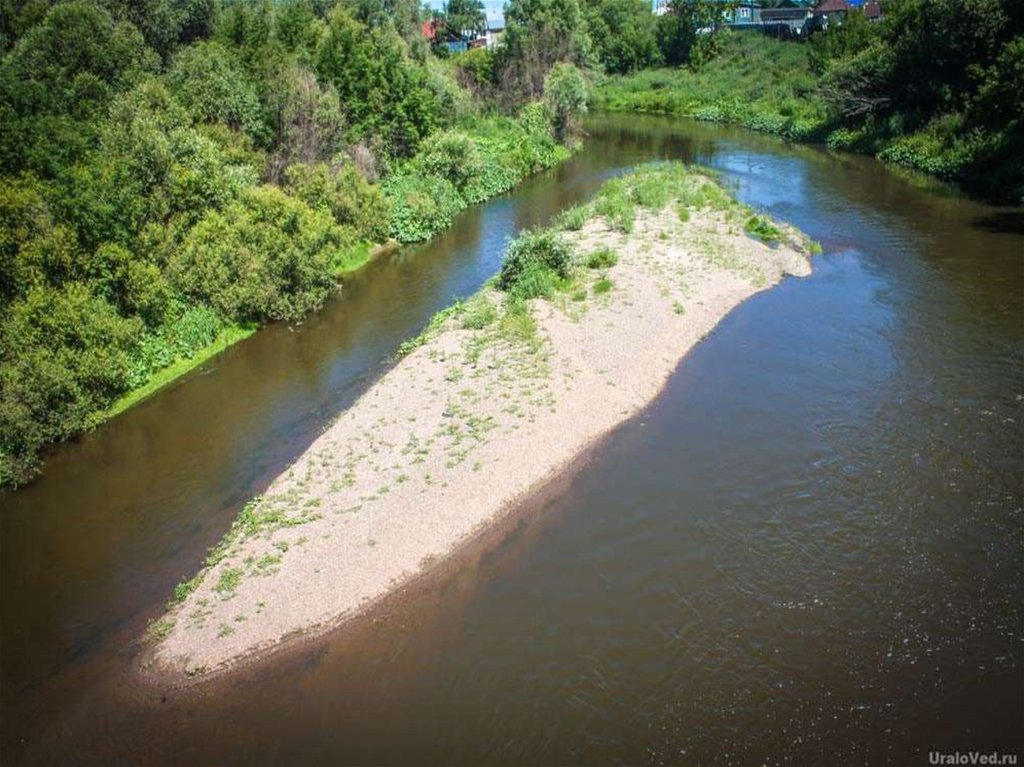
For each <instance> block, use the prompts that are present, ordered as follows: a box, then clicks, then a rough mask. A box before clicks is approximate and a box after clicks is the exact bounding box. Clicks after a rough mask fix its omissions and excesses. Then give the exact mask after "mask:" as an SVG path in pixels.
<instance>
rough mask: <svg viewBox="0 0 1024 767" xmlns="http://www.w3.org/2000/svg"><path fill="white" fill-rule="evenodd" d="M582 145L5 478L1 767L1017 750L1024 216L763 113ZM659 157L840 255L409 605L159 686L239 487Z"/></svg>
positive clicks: (723, 334) (821, 264)
mask: <svg viewBox="0 0 1024 767" xmlns="http://www.w3.org/2000/svg"><path fill="white" fill-rule="evenodd" d="M590 130H591V134H592V135H591V137H590V140H589V142H588V145H587V148H586V150H585V151H584V152H583V153H582V154H581V155H580V156H579V157H577V158H576V159H574V160H573V161H572V162H570V163H568V164H567V165H566V166H564V167H562V168H559V169H558V170H557V171H554V172H550V173H547V174H545V175H543V176H541V177H538V178H536V179H533V180H531V181H529V182H527V184H525V185H524V186H523V187H522V188H521V189H520V190H518V191H517V192H516V193H515V194H513V195H509V196H506V197H503V198H501V199H498V200H495V201H493V202H491V203H489V204H487V205H484V206H481V207H479V208H477V209H475V210H472V211H469V212H467V213H466V214H464V215H463V216H461V217H460V218H459V220H458V221H457V223H456V226H455V227H454V228H453V229H452V230H451V231H450V232H448V233H447V234H445V235H444V236H442V237H441V238H439V239H438V240H436V241H435V242H433V243H430V244H429V245H425V246H421V247H418V248H410V249H406V250H404V251H401V252H399V253H397V254H394V255H392V256H390V257H387V258H385V259H382V260H381V261H379V262H378V263H375V264H374V265H372V266H371V267H370V268H369V269H368V270H367V271H366V272H364V273H363V274H361V275H360V276H358V277H357V278H355V279H353V280H352V281H351V282H350V283H349V284H347V285H346V287H345V290H344V292H343V294H342V296H341V297H340V298H339V299H338V300H337V301H334V302H333V303H332V304H331V305H330V306H329V307H328V308H327V309H325V310H324V311H323V312H320V313H318V314H317V315H316V316H314V317H311V318H309V319H308V320H307V321H306V322H305V323H304V324H303V325H301V326H298V327H286V326H278V327H273V328H269V329H267V330H265V331H263V332H261V333H259V334H257V335H256V336H255V337H253V338H252V339H250V340H248V341H246V342H244V343H242V344H240V345H239V346H237V347H235V348H233V349H231V350H229V351H228V352H227V353H226V354H224V355H223V356H222V357H220V358H218V359H217V360H215V361H214V363H213V364H212V365H210V366H208V368H207V369H206V370H204V371H202V372H200V373H199V374H197V375H194V376H191V377H189V378H188V379H187V380H185V381H183V382H181V383H180V384H179V385H177V386H175V387H173V388H172V389H170V390H169V391H165V392H163V393H161V394H159V395H158V396H156V397H154V398H153V399H152V400H150V401H148V402H147V403H145V404H143V405H142V406H140V407H139V408H137V409H135V410H133V411H131V412H129V413H128V414H126V415H125V416H123V417H121V418H119V419H116V420H115V421H114V422H113V423H111V424H109V425H107V426H105V427H103V428H101V429H99V430H98V431H97V432H95V433H94V434H91V435H88V436H87V437H86V438H84V439H82V440H80V441H79V442H77V443H75V444H73V445H69V446H67V447H66V448H62V449H61V450H59V451H57V452H56V453H55V455H54V457H53V458H52V459H51V461H50V462H49V464H48V467H47V473H46V475H45V476H44V477H43V479H42V480H41V481H39V482H37V483H35V484H34V485H32V486H30V487H29V488H27V489H26V490H24V491H22V492H20V493H17V494H13V495H7V496H5V497H2V498H0V524H2V537H0V552H2V563H0V567H2V571H0V575H2V581H0V589H2V597H3V598H2V603H0V616H2V633H0V638H2V645H0V650H2V674H3V676H2V680H0V681H2V685H0V695H2V716H3V719H2V723H3V726H2V736H0V737H2V738H3V740H2V744H3V755H4V762H5V763H7V762H20V761H25V760H28V761H35V762H54V761H61V762H67V761H83V762H111V761H114V762H124V761H131V762H149V763H158V762H166V763H223V762H245V763H294V764H311V763H339V762H350V763H365V762H374V763H385V762H397V763H409V762H451V763H465V762H496V763H518V762H523V763H551V762H568V761H573V762H587V763H591V762H655V763H679V762H687V763H690V762H693V763H701V764H752V763H757V764H762V763H764V764H787V763H794V764H805V763H808V762H821V763H852V762H869V763H880V762H890V763H895V764H905V763H916V764H924V763H926V762H927V752H928V751H929V750H932V749H941V750H953V749H960V750H982V751H986V752H991V751H993V750H1001V751H1010V752H1014V751H1016V752H1020V750H1021V748H1022V743H1021V731H1020V728H1019V724H1020V721H1021V719H1022V714H1024V689H1022V682H1021V668H1022V644H1021V632H1022V629H1024V626H1022V610H1021V605H1022V604H1024V598H1022V597H1024V595H1022V593H1021V592H1022V589H1024V552H1022V541H1021V530H1022V511H1021V505H1022V489H1021V484H1022V477H1024V466H1022V439H1021V437H1022V433H1021V426H1020V424H1021V416H1022V414H1021V401H1022V397H1024V380H1022V378H1024V374H1022V371H1024V366H1022V365H1021V362H1022V360H1021V352H1022V343H1021V342H1022V337H1024V308H1022V307H1024V268H1022V260H1024V238H1022V236H1021V230H1020V212H1019V211H1012V210H997V209H992V208H987V207H984V206H981V205H978V204H975V203H972V202H970V201H967V200H964V199H961V198H958V197H956V196H955V195H950V194H948V193H942V194H936V193H935V192H934V191H929V190H928V189H926V188H920V187H915V186H912V185H910V184H908V183H907V182H906V180H904V179H901V178H898V177H896V176H894V175H892V174H890V173H888V172H887V171H885V170H884V169H883V168H882V167H880V166H879V165H878V164H877V163H875V162H873V161H870V160H867V159H864V158H857V157H850V156H832V155H829V154H827V153H825V152H822V151H820V150H818V149H814V148H809V147H799V146H790V145H787V144H785V143H783V142H781V141H778V140H776V139H772V138H766V137H759V136H755V135H753V134H749V133H746V132H742V131H738V130H731V129H723V128H720V127H708V126H701V125H693V124H690V123H675V124H673V123H672V122H671V121H668V120H661V119H655V118H651V119H640V118H637V117H635V116H631V117H628V118H607V119H598V120H595V121H594V122H593V123H592V125H591V127H590ZM657 157H681V158H684V159H687V160H692V161H697V162H701V163H703V164H706V165H710V166H713V167H716V168H718V169H720V170H721V171H722V172H723V173H724V174H725V177H726V178H727V179H728V180H729V181H730V182H731V183H733V184H734V185H735V186H736V188H737V190H738V193H739V195H740V197H741V198H742V199H744V200H745V201H747V202H749V203H751V204H753V205H756V206H758V207H760V208H763V209H765V210H767V211H769V212H771V213H772V214H774V215H776V216H778V217H780V218H783V219H786V220H788V221H791V222H793V223H794V224H796V225H798V226H800V227H802V228H803V229H805V230H806V231H808V232H809V233H810V234H811V235H812V236H814V237H815V238H817V239H819V240H820V241H821V242H822V243H823V245H824V248H825V254H824V255H823V256H821V257H820V258H818V259H817V261H816V264H815V267H816V271H815V274H814V275H813V276H812V277H810V278H808V279H805V280H793V281H787V282H786V283H784V284H783V285H781V286H780V287H778V288H776V289H774V290H772V291H770V292H768V293H765V294H761V295H759V296H757V297H755V298H754V299H752V300H750V301H749V302H747V303H746V304H744V305H743V306H742V307H740V308H739V309H738V310H737V311H736V312H734V313H733V314H732V315H730V317H728V318H727V319H726V320H725V321H724V322H723V323H722V325H721V326H720V327H719V328H718V330H716V332H715V333H713V334H712V336H710V337H709V338H708V339H707V341H706V342H705V343H704V344H702V345H701V346H700V347H698V348H697V349H696V350H695V351H694V353H693V354H691V356H690V357H689V358H688V359H687V361H686V363H685V364H684V365H683V366H682V367H681V368H680V370H679V371H678V372H677V373H676V374H675V376H674V377H673V378H672V380H671V382H670V384H669V386H668V388H667V389H666V391H665V392H664V394H663V395H662V396H661V397H660V398H659V399H658V401H657V402H656V403H655V405H654V406H653V407H652V408H650V410H649V411H648V412H647V413H645V414H644V416H643V417H641V418H639V419H637V420H635V421H633V422H631V423H630V424H628V425H626V426H625V427H624V428H622V429H621V430H619V432H617V433H616V434H615V435H614V436H613V437H612V438H611V439H610V440H609V441H608V442H607V443H606V444H605V445H603V446H602V447H601V449H600V450H599V451H598V452H597V453H596V455H595V456H594V457H593V460H592V461H591V462H590V463H589V464H587V465H586V466H585V467H584V468H583V469H582V470H581V471H580V472H579V473H578V474H577V475H576V476H574V477H572V478H571V479H570V480H568V481H566V483H565V486H564V487H561V488H558V490H557V492H553V493H552V494H551V498H550V499H549V500H547V501H545V502H544V503H543V504H542V505H541V507H539V508H536V509H531V510H530V513H528V514H526V515H524V516H523V517H522V519H521V520H520V521H519V522H518V523H517V524H516V525H515V526H514V528H513V530H512V532H510V533H509V535H507V536H506V537H505V538H503V539H502V540H501V542H500V543H497V544H492V545H490V546H488V547H486V548H484V549H482V550H480V551H477V552H474V553H473V554H472V558H471V559H470V560H468V561H467V562H465V563H463V565H464V566H462V567H461V568H459V569H457V570H455V571H454V573H453V574H451V575H448V576H445V577H442V578H439V579H437V581H436V582H434V583H432V584H429V585H426V586H424V587H421V588H419V589H416V590H414V591H413V592H412V594H411V595H410V598H409V599H407V600H405V601H404V602H402V603H398V604H396V605H394V606H392V607H390V608H389V609H388V611H387V612H386V613H384V614H382V615H381V616H380V617H379V620H377V621H374V622H369V623H366V624H361V625H359V626H356V627H354V628H352V629H350V630H347V631H343V632H341V633H339V634H337V635H335V636H332V637H328V638H326V639H325V640H322V641H320V642H317V643H315V644H314V645H313V646H312V647H311V648H310V649H308V650H304V651H302V652H296V653H292V654H289V655H288V656H285V657H281V658H279V659H277V660H276V661H275V662H273V663H270V664H265V665H264V666H261V667H256V668H254V669H251V670H247V671H245V672H243V673H241V674H239V675H237V676H234V677H231V678H228V679H225V680H221V681H217V682H214V683H212V684H209V685H206V686H203V687H200V688H198V689H195V690H187V691H160V690H154V689H152V688H150V687H147V686H145V685H139V684H138V683H137V682H136V679H135V677H134V676H133V672H132V662H133V657H134V652H135V646H134V644H133V643H134V640H135V638H136V637H137V635H138V634H139V632H140V631H141V629H142V627H143V626H144V624H145V621H146V620H147V619H149V618H152V617H154V616H155V615H157V614H158V613H159V609H160V604H161V601H162V600H163V599H165V598H166V595H167V594H168V593H169V592H170V590H171V588H172V587H173V584H174V583H175V582H176V581H177V580H178V579H179V578H181V577H182V576H185V575H189V574H191V572H193V571H194V569H195V568H196V567H197V565H198V563H199V562H200V561H201V559H202V557H203V553H204V550H205V548H206V547H208V546H210V545H212V544H213V543H214V542H215V541H216V540H217V539H218V538H219V537H220V535H221V534H222V533H223V532H224V530H225V529H226V528H227V526H228V525H229V524H230V520H231V519H232V517H233V516H234V514H235V513H237V510H238V508H239V507H240V505H241V504H242V503H244V501H245V499H247V498H248V497H250V496H251V495H252V494H254V493H256V492H259V490H260V489H261V488H262V487H263V486H264V485H265V484H266V483H267V482H268V481H269V479H271V478H272V477H273V475H274V474H275V473H276V472H277V471H279V470H280V469H281V468H282V467H284V466H285V465H286V464H287V463H288V461H289V460H291V459H292V458H293V457H294V456H295V455H296V454H297V453H298V452H299V451H300V450H301V449H302V448H303V447H304V446H305V445H306V444H308V443H309V442H310V441H311V440H312V439H313V438H314V437H315V436H316V434H317V433H318V430H319V429H320V428H322V427H323V426H324V425H325V424H326V423H327V421H328V420H329V419H330V417H331V415H332V414H333V413H334V412H336V411H337V410H338V409H339V408H340V407H343V406H344V405H346V404H347V403H349V402H351V401H352V400H353V399H354V398H355V397H356V396H358V394H359V393H360V392H361V391H363V390H364V389H365V387H366V386H367V385H368V383H369V382H370V381H372V380H373V378H374V377H375V376H376V375H379V374H380V372H381V371H382V370H383V369H384V368H385V366H386V360H387V357H388V356H389V355H390V354H391V353H392V352H393V351H394V349H395V348H397V346H398V344H399V343H400V342H401V340H402V339H404V338H406V337H408V336H410V335H413V334H414V333H415V332H416V331H417V330H418V328H419V327H421V326H422V324H423V323H424V322H425V321H426V319H427V318H428V317H429V316H430V315H431V314H432V313H433V312H434V311H436V310H437V309H439V308H441V307H442V306H444V305H445V304H447V303H448V302H449V301H450V300H451V299H452V298H453V297H455V296H464V295H468V294H469V293H472V292H473V291H474V290H476V288H477V287H478V286H479V285H480V284H481V283H482V282H483V280H485V279H486V278H487V277H489V276H490V275H491V274H493V273H494V272H495V271H496V270H497V266H498V263H499V259H500V254H501V249H502V244H503V242H504V241H505V240H506V238H507V237H508V236H510V235H511V234H512V233H513V232H515V231H517V230H518V229H521V228H523V227H527V226H531V225H534V224H537V223H539V222H543V221H544V220H546V219H547V218H548V217H549V216H550V215H552V214H553V213H554V212H556V211H557V210H559V209H560V208H562V207H564V206H566V205H568V204H570V203H572V202H574V201H576V200H578V199H581V198H583V197H585V196H586V195H588V194H589V193H591V192H592V191H593V189H594V188H595V187H596V185H597V184H598V183H599V182H600V180H601V179H602V178H603V177H605V176H607V175H608V174H610V173H613V172H617V171H618V170H620V169H622V168H624V167H626V166H629V165H632V164H635V163H637V162H642V161H646V160H649V159H652V158H657ZM1021 756H1022V758H1024V754H1022V755H1021Z"/></svg>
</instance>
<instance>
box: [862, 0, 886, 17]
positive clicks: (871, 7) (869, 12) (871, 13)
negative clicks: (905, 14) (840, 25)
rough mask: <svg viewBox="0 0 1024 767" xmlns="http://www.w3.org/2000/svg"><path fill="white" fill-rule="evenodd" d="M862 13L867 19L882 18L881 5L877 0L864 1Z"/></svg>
mask: <svg viewBox="0 0 1024 767" xmlns="http://www.w3.org/2000/svg"><path fill="white" fill-rule="evenodd" d="M864 15H865V16H867V17H868V18H869V19H880V18H882V6H881V5H879V4H878V0H868V2H866V3H864Z"/></svg>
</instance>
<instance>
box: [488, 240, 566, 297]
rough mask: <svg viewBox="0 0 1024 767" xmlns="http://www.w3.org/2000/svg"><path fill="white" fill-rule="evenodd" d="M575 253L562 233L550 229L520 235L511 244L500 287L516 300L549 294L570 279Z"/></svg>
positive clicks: (500, 275)
mask: <svg viewBox="0 0 1024 767" xmlns="http://www.w3.org/2000/svg"><path fill="white" fill-rule="evenodd" d="M571 268H572V253H571V251H570V249H569V246H568V245H567V244H566V243H565V241H564V240H563V239H562V238H561V236H560V235H559V234H558V233H556V232H554V231H552V230H550V229H548V230H539V231H532V232H526V233H524V234H521V235H520V236H519V237H517V238H516V239H515V240H513V241H512V243H511V244H510V245H509V247H508V250H507V251H506V252H505V260H504V262H503V263H502V266H501V272H500V273H499V275H498V287H499V288H500V289H501V290H504V291H506V292H507V293H509V294H510V295H512V296H513V297H515V298H517V299H528V298H537V297H539V296H547V295H550V294H551V292H552V291H553V290H554V289H555V287H556V286H557V285H558V283H559V281H560V280H566V279H568V278H569V272H570V270H571Z"/></svg>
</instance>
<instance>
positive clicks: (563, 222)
mask: <svg viewBox="0 0 1024 767" xmlns="http://www.w3.org/2000/svg"><path fill="white" fill-rule="evenodd" d="M588 218H590V208H589V207H588V206H587V205H573V206H572V207H571V208H567V209H566V210H563V211H562V212H561V213H559V214H558V215H557V216H555V219H554V221H553V225H554V226H555V227H556V228H558V229H564V230H565V231H567V232H578V231H579V230H580V229H582V228H583V226H584V224H586V223H587V219H588Z"/></svg>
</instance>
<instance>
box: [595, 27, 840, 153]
mask: <svg viewBox="0 0 1024 767" xmlns="http://www.w3.org/2000/svg"><path fill="white" fill-rule="evenodd" d="M815 84H816V80H815V77H814V75H813V74H812V73H811V70H810V66H809V64H808V60H807V47H806V46H805V45H802V44H799V43H791V42H782V41H779V40H774V39H772V38H768V37H764V36H762V35H756V34H730V35H726V36H724V38H723V41H722V50H721V52H720V54H719V55H718V56H717V57H716V58H715V59H713V60H712V61H711V62H710V63H708V64H707V65H705V66H704V67H702V68H701V69H699V70H697V71H693V70H691V69H689V68H687V67H679V68H672V69H647V70H643V71H641V72H637V73H635V74H632V75H625V76H611V77H606V78H604V79H603V80H602V81H601V82H600V83H599V84H598V87H597V88H596V89H595V91H594V96H593V103H594V107H595V109H601V110H607V111H612V112H647V113H651V114H667V115H679V116H683V117H693V118H696V119H698V120H708V121H712V122H723V123H733V124H737V125H743V126H745V127H747V128H751V129H753V130H757V131H762V132H765V133H775V134H778V135H781V136H785V137H787V138H791V139H799V140H808V141H813V140H824V138H825V136H826V134H827V129H828V111H827V108H826V105H825V103H824V102H823V101H822V100H821V99H820V98H818V97H817V96H816V94H815Z"/></svg>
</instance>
